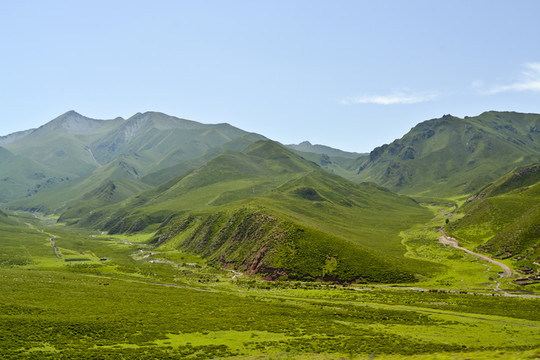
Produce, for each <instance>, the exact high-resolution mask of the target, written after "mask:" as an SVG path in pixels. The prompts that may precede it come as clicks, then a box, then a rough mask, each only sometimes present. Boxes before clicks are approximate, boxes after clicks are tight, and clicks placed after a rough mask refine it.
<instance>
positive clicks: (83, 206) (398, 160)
mask: <svg viewBox="0 0 540 360" xmlns="http://www.w3.org/2000/svg"><path fill="white" fill-rule="evenodd" d="M539 162H540V115H537V114H520V113H510V112H486V113H483V114H481V115H479V116H476V117H466V118H464V119H461V118H457V117H453V116H451V115H445V116H443V117H442V118H439V119H432V120H428V121H425V122H422V123H420V124H418V125H417V126H415V127H414V128H412V129H411V131H410V132H408V133H407V134H405V135H404V136H403V137H402V138H401V139H397V140H395V141H394V142H392V143H391V144H388V145H383V146H381V147H378V148H376V149H374V150H373V151H371V152H370V153H369V154H361V153H350V152H345V151H342V150H339V149H333V148H330V147H327V146H324V145H312V144H311V143H309V142H303V143H300V144H298V145H294V144H293V145H286V146H285V145H282V144H279V143H277V142H274V141H272V140H269V139H267V138H266V137H264V136H263V135H260V134H255V133H250V132H246V131H243V130H241V129H238V128H235V127H233V126H231V125H229V124H213V125H207V124H201V123H198V122H195V121H191V120H185V119H180V118H176V117H172V116H169V115H165V114H162V113H158V112H146V113H142V114H141V113H138V114H135V115H134V116H132V117H130V118H129V119H126V120H125V119H122V118H116V119H111V120H96V119H90V118H87V117H84V116H82V115H80V114H78V113H76V112H74V111H70V112H67V113H65V114H63V115H61V116H59V117H57V118H56V119H53V120H52V121H50V122H48V123H46V124H45V125H43V126H41V127H39V128H37V129H32V130H28V131H23V132H19V133H15V134H11V135H8V136H4V137H2V138H0V194H1V197H0V201H1V202H2V203H4V206H5V207H6V208H8V209H12V210H27V211H40V212H44V213H48V214H55V215H57V216H59V222H62V223H65V224H68V225H72V226H79V227H86V228H93V229H99V230H102V231H108V232H109V233H111V234H112V233H145V234H149V235H150V237H151V240H150V243H151V244H152V245H153V246H156V247H158V248H159V247H163V248H178V249H184V250H186V251H189V252H193V253H197V254H200V255H202V256H203V257H205V258H206V259H208V261H211V262H215V263H216V264H219V265H220V266H224V267H231V268H235V269H242V270H244V271H248V272H252V273H260V274H265V276H268V277H270V278H292V279H326V280H334V281H340V282H344V281H349V282H350V281H369V282H391V283H395V282H403V281H405V282H411V281H414V280H415V279H418V278H420V277H426V276H430V274H433V273H437V272H441V271H443V268H444V265H442V264H435V263H432V262H428V261H421V260H416V259H412V258H409V257H406V256H405V252H406V249H405V247H404V246H403V245H402V244H401V238H400V236H399V234H400V232H401V231H404V230H406V229H408V228H410V227H412V226H414V225H415V224H422V223H426V222H427V221H428V220H429V219H430V218H432V217H433V214H432V212H431V211H429V210H428V209H427V208H426V207H424V206H422V205H421V204H419V203H418V202H417V201H424V200H433V199H443V198H445V199H456V198H460V197H464V198H468V197H470V196H471V195H474V196H473V197H472V198H473V199H474V200H471V201H469V202H467V203H466V204H465V205H464V206H463V208H461V209H460V213H461V214H462V215H463V218H462V219H461V220H458V221H456V222H452V223H451V224H449V225H448V229H449V231H452V233H453V235H455V236H456V237H460V236H461V237H463V238H465V235H466V237H467V239H469V238H471V237H470V234H471V233H473V232H475V231H476V232H475V234H477V235H478V234H479V233H478V231H477V229H479V228H482V226H484V227H486V226H487V227H489V229H490V231H488V232H486V233H483V234H480V235H478V236H476V237H475V236H472V239H475V240H474V241H473V240H470V241H473V242H474V246H477V247H478V249H480V250H482V251H484V252H490V253H493V254H495V255H499V256H500V255H501V254H506V253H509V254H512V256H519V257H521V258H522V259H525V261H528V262H527V264H530V263H531V262H534V259H535V257H536V256H537V255H538V254H537V253H536V252H535V251H531V249H532V247H533V246H537V245H538V241H537V240H538V231H537V228H536V227H535V226H536V225H535V224H537V223H538V222H537V215H538V214H537V212H538V209H537V207H535V206H534V204H537V203H538V198H537V197H535V196H536V195H535V194H536V192H537V189H536V187H535V186H536V185H534V184H533V180H534V179H536V177H535V176H533V175H527V176H528V177H527V179H529V180H527V181H522V180H515V181H514V180H512V181H514V182H515V183H516V184H518V185H521V186H518V185H515V186H514V185H512V186H509V185H508V184H509V182H510V183H512V181H511V179H515V178H516V174H518V173H520V172H523V171H525V173H526V174H536V173H537V172H536V170H534V171H533V170H523V169H535V168H534V166H535V165H534V164H535V163H539ZM505 179H506V180H505ZM531 179H532V180H531ZM504 184H507V185H504ZM475 194H476V195H475ZM405 195H406V196H405ZM408 196H409V197H408ZM411 197H413V198H415V199H417V200H413V198H411ZM523 199H526V201H525V200H523ZM503 203H504V204H505V205H504V206H503V205H501V206H503V207H504V208H505V209H506V211H510V212H512V214H515V216H514V218H509V217H504V216H503V217H501V219H503V218H504V220H501V219H497V220H496V221H495V220H493V219H491V218H490V219H491V220H486V219H488V218H489V216H491V215H492V211H491V210H487V213H486V210H485V209H486V208H487V209H490V207H489V206H491V207H493V206H494V205H493V204H503ZM525 203H527V204H530V206H528V207H527V206H521V205H523V204H525ZM487 204H490V205H489V206H488V205H487ZM516 204H521V205H520V206H521V207H520V208H519V210H516V209H517V208H516V206H517V205H516ZM482 209H484V210H482ZM482 211H484V212H482ZM486 214H487V215H486ZM490 221H491V222H490ZM483 222H484V223H483ZM495 223H496V224H497V226H492V224H495ZM471 229H476V230H471ZM523 229H525V230H523ZM518 233H519V234H521V235H519V234H518ZM464 234H465V235H464ZM509 234H511V235H509ZM512 236H513V237H512ZM509 237H512V238H513V239H514V238H515V241H513V244H514V245H511V246H510V245H509V244H508V242H507V241H506V240H505V239H507V238H509ZM535 239H536V240H535ZM465 241H466V240H465Z"/></svg>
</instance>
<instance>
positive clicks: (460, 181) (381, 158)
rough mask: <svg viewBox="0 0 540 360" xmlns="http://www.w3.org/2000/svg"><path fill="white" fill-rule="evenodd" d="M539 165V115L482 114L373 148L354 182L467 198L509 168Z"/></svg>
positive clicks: (438, 122) (431, 124) (435, 123)
mask: <svg viewBox="0 0 540 360" xmlns="http://www.w3.org/2000/svg"><path fill="white" fill-rule="evenodd" d="M539 160H540V115H538V114H521V113H514V112H494V111H491V112H486V113H483V114H481V115H479V116H476V117H466V118H464V119H460V118H457V117H454V116H451V115H445V116H443V117H442V118H440V119H433V120H429V121H425V122H422V123H420V124H418V125H416V126H415V127H414V128H412V129H411V131H409V132H408V133H407V134H406V135H405V136H403V137H402V138H401V139H398V140H395V141H394V142H392V143H391V144H389V145H383V146H381V147H378V148H376V149H374V150H373V151H372V152H371V153H370V154H369V158H368V159H367V160H366V161H365V162H364V163H363V164H362V166H361V167H360V169H359V171H358V176H357V181H373V182H376V183H377V184H380V185H383V186H386V187H388V188H390V189H392V190H394V191H398V192H400V193H403V194H415V195H426V196H452V195H463V194H469V193H471V192H474V191H476V190H478V189H479V188H480V187H482V186H483V185H484V184H486V183H489V182H492V181H494V180H496V179H497V178H498V177H499V176H501V175H503V174H505V173H507V172H508V171H510V170H511V169H512V168H514V167H516V166H520V165H528V164H531V163H533V162H537V161H539Z"/></svg>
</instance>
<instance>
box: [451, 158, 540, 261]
mask: <svg viewBox="0 0 540 360" xmlns="http://www.w3.org/2000/svg"><path fill="white" fill-rule="evenodd" d="M460 212H462V213H463V214H464V215H465V216H464V217H463V218H461V219H460V220H457V221H456V222H454V223H452V224H451V225H449V226H448V230H449V231H450V232H451V233H452V235H454V236H455V237H457V238H458V239H460V240H461V241H462V242H464V243H467V242H468V243H469V244H471V245H473V246H479V249H480V250H482V251H484V252H487V253H490V254H492V255H493V256H495V257H499V258H510V257H511V258H512V259H513V260H515V261H517V265H518V266H527V267H532V268H537V267H538V265H536V264H534V262H537V261H538V259H539V257H540V165H532V166H528V167H523V168H518V169H516V170H514V171H512V172H511V173H509V174H507V175H505V176H503V177H502V178H500V179H499V180H497V181H495V182H494V183H492V184H489V185H487V186H485V187H484V188H482V189H481V190H480V191H479V192H478V193H477V194H475V195H473V196H471V197H470V198H469V200H468V201H467V203H466V204H465V205H464V206H463V207H462V209H461V210H460Z"/></svg>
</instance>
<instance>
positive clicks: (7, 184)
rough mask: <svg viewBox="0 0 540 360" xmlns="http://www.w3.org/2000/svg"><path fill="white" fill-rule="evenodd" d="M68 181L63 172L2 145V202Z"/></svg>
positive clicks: (0, 153)
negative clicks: (15, 152) (14, 152)
mask: <svg viewBox="0 0 540 360" xmlns="http://www.w3.org/2000/svg"><path fill="white" fill-rule="evenodd" d="M66 181H69V177H67V176H64V174H63V173H62V172H58V171H55V170H52V169H49V168H47V167H45V166H43V165H40V164H38V163H37V162H35V161H33V160H30V159H28V158H25V157H24V156H20V155H15V154H13V153H11V152H10V151H8V150H6V149H5V148H3V147H0V203H4V202H8V201H11V200H14V199H18V198H21V197H28V196H31V195H33V194H35V193H37V192H38V191H40V190H42V189H46V188H49V187H51V186H53V185H55V184H58V183H63V182H66Z"/></svg>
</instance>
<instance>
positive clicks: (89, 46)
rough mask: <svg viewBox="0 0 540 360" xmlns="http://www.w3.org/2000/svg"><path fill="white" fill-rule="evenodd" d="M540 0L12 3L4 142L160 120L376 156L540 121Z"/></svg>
mask: <svg viewBox="0 0 540 360" xmlns="http://www.w3.org/2000/svg"><path fill="white" fill-rule="evenodd" d="M539 19H540V1H537V0H516V1H507V0H504V1H503V0H486V1H483V0H463V1H462V0H452V1H432V0H429V1H428V0H426V1H418V0H408V1H402V0H396V1H388V0H377V1H375V0H372V1H364V0H354V1H352V0H351V1H348V0H335V1H328V0H327V1H318V0H305V1H304V0H248V1H239V0H238V1H237V0H216V1H213V0H197V1H196V0H193V1H182V0H174V1H172V0H171V1H167V0H153V1H137V0H129V1H121V0H115V1H111V0H107V1H101V0H91V1H87V0H79V1H55V0H48V1H26V0H0V99H1V100H0V135H7V134H10V133H13V132H16V131H20V130H26V129H30V128H35V127H39V126H40V125H43V124H45V123H46V122H48V121H50V120H52V119H54V118H55V117H57V116H59V115H61V114H63V113H65V112H67V111H69V110H75V111H77V112H79V113H80V114H82V115H85V116H87V117H90V118H95V119H113V118H116V117H118V116H121V117H123V118H126V119H127V118H129V117H130V116H132V115H133V114H135V113H137V112H144V111H160V112H164V113H166V114H169V115H173V116H177V117H180V118H185V119H190V120H195V121H199V122H202V123H223V122H226V123H229V124H231V125H234V126H236V127H239V128H241V129H244V130H247V131H252V132H257V133H260V134H262V135H265V136H267V137H269V138H271V139H274V140H277V141H279V142H281V143H284V144H292V143H299V142H301V141H304V140H307V141H310V142H311V143H313V144H324V145H328V146H332V147H335V148H339V149H342V150H347V151H356V152H369V151H371V150H372V149H373V148H375V147H377V146H380V145H382V144H385V143H390V142H392V141H393V140H394V139H396V138H400V137H401V136H403V135H404V134H405V133H406V132H407V131H409V130H410V129H411V128H412V127H413V126H414V125H416V124H417V123H419V122H422V121H424V120H428V119H432V118H438V117H441V116H442V115H445V114H452V115H454V116H459V117H464V116H475V115H479V114H480V113H482V112H484V111H489V110H498V111H518V112H527V113H540V21H539Z"/></svg>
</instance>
